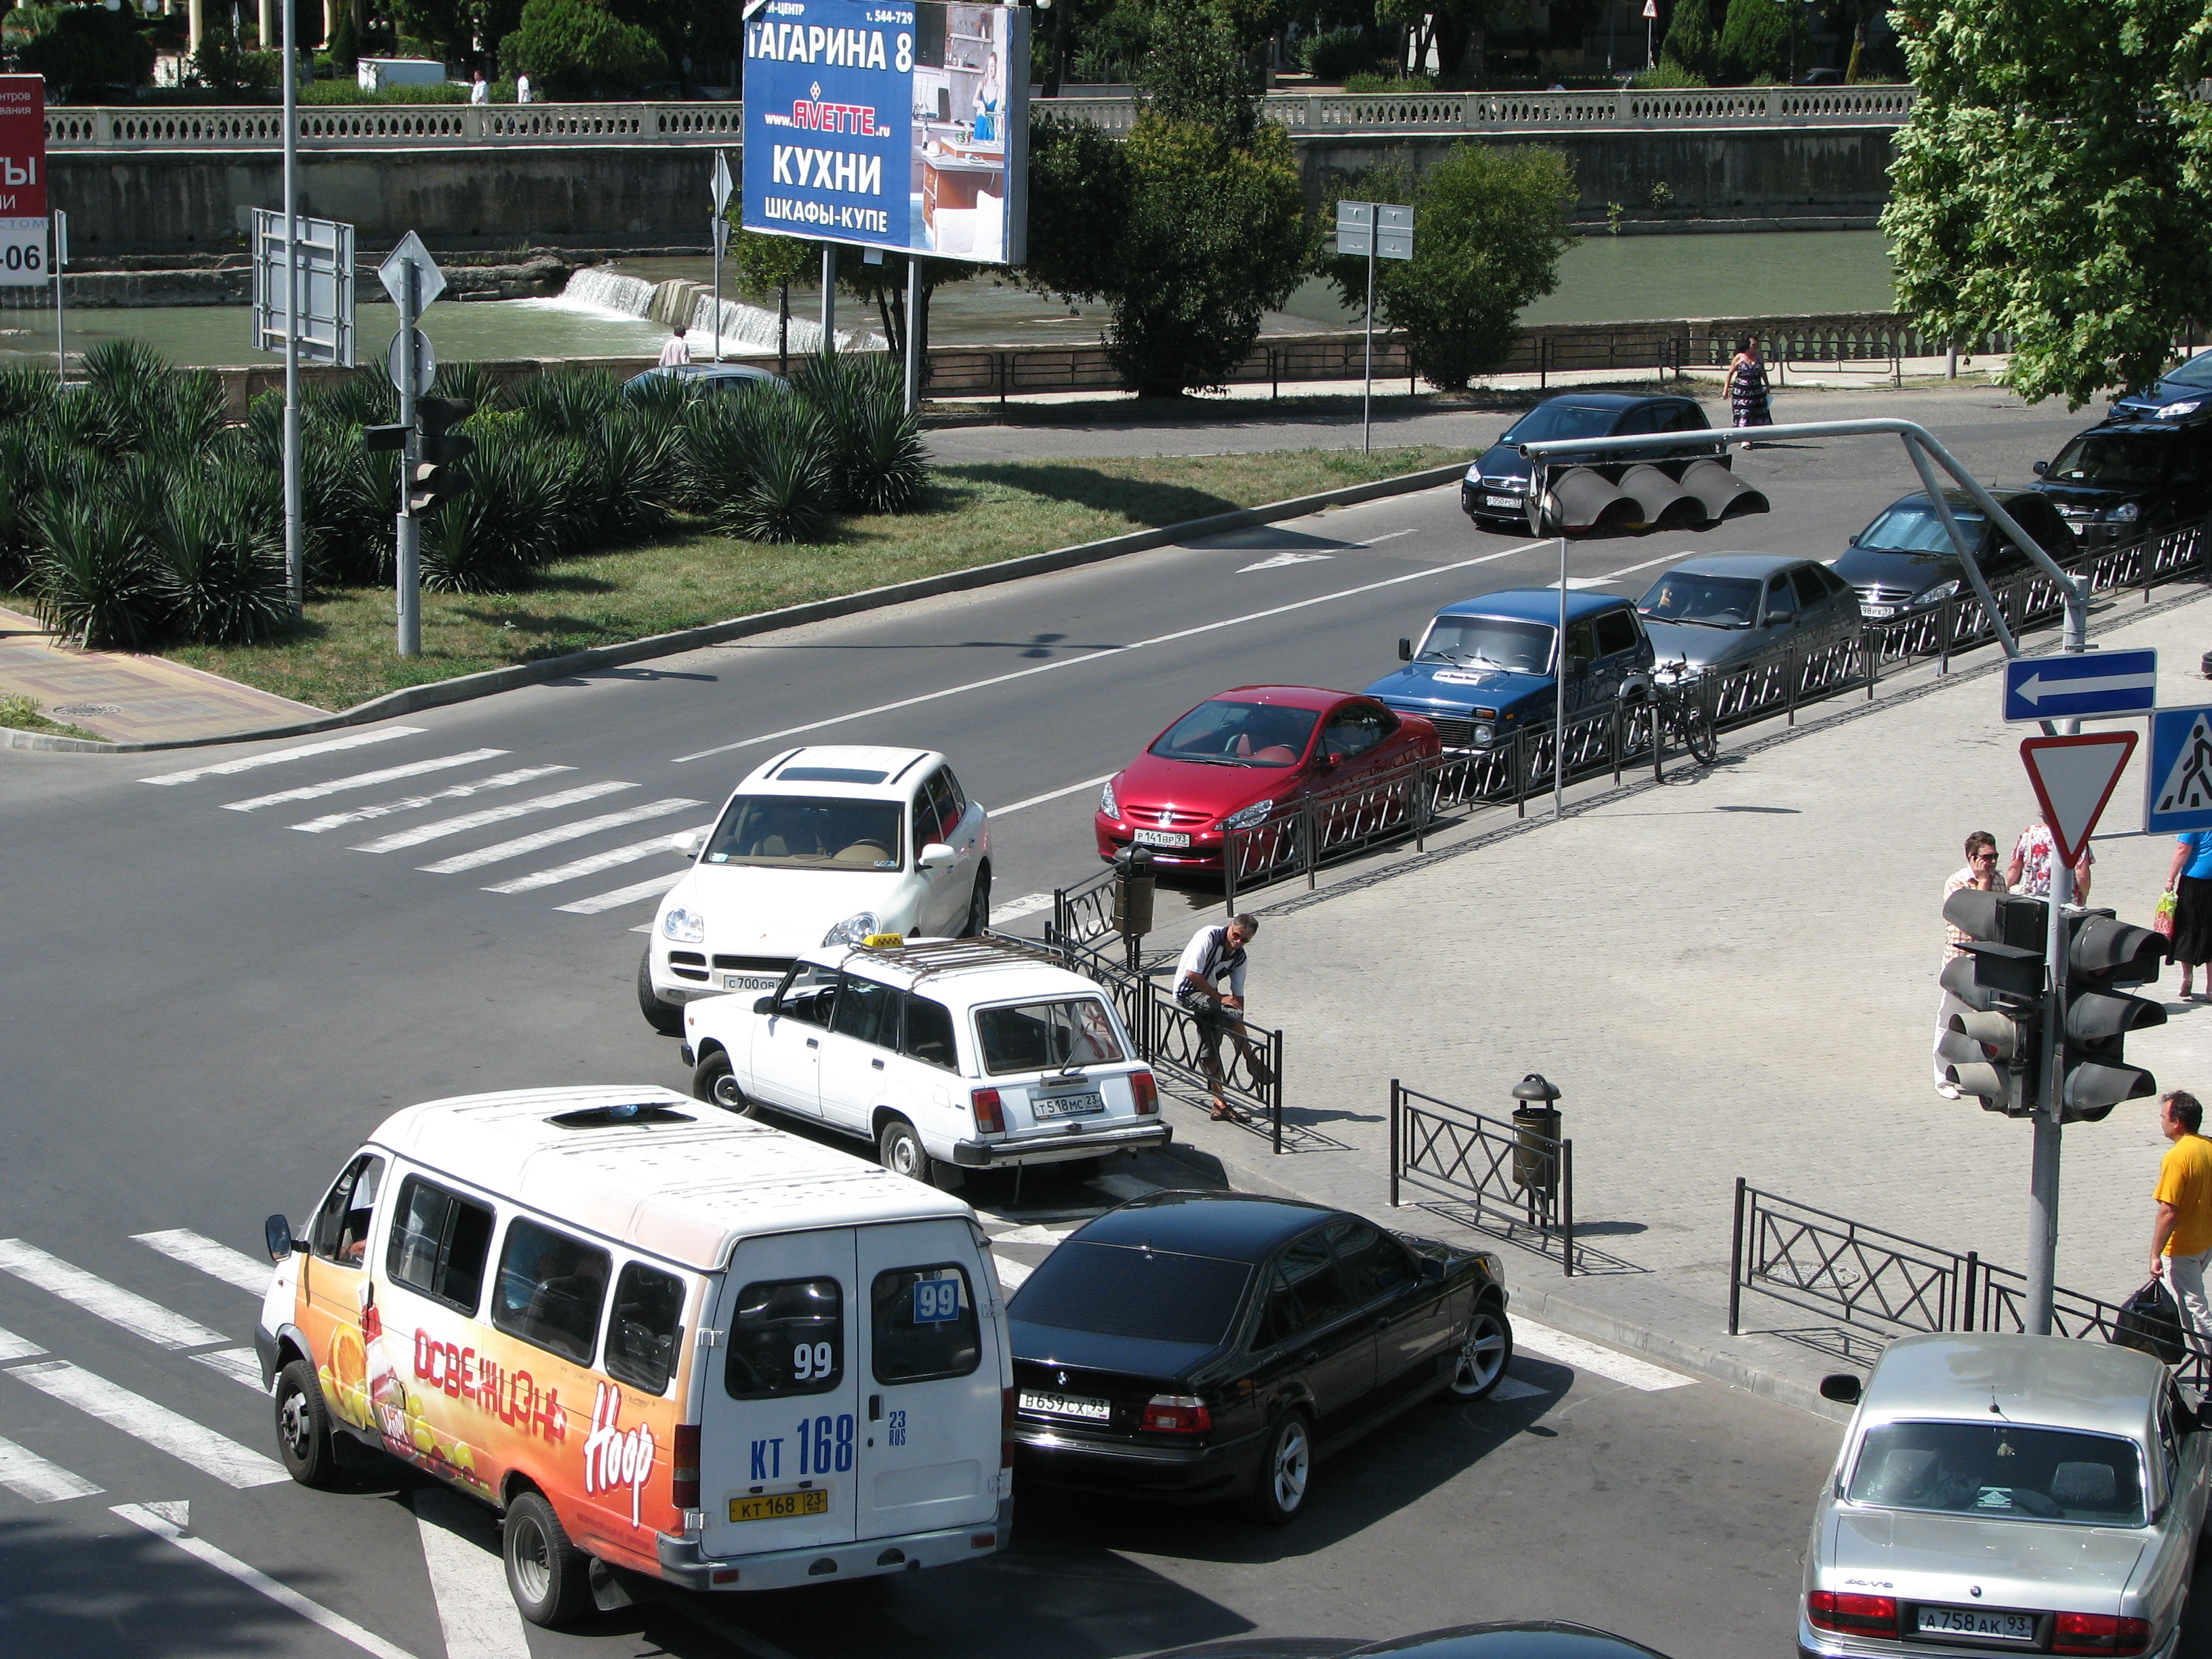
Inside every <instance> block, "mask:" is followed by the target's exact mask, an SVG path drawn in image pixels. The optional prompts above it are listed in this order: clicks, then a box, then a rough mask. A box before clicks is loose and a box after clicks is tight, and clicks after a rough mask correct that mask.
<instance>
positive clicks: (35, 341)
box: [0, 231, 1893, 364]
mask: <svg viewBox="0 0 2212 1659" xmlns="http://www.w3.org/2000/svg"><path fill="white" fill-rule="evenodd" d="M711 271H712V266H711V263H710V262H709V261H708V260H707V259H705V258H671V259H635V260H624V261H619V262H617V264H614V265H612V266H611V267H605V268H603V269H601V270H591V271H580V272H578V273H577V274H576V276H574V277H573V278H572V279H571V280H570V283H569V288H568V293H566V294H564V295H562V296H561V297H559V298H557V299H545V300H507V301H495V302H483V301H472V302H469V303H465V304H462V303H453V304H444V305H435V306H433V307H430V309H429V311H428V313H426V315H425V317H424V319H423V323H422V327H423V331H424V332H425V333H427V334H428V335H429V337H430V340H431V343H432V344H433V346H434V347H435V349H436V350H437V353H438V356H439V357H440V358H441V360H443V361H448V362H452V361H459V360H462V359H467V358H500V357H602V356H606V357H611V356H653V355H655V354H657V353H658V352H659V349H660V347H661V343H662V342H664V341H665V340H666V339H667V337H668V335H669V329H670V325H671V322H672V321H674V320H675V319H676V313H682V315H683V316H684V318H685V319H687V320H689V321H690V323H691V324H692V325H693V332H692V335H691V346H692V355H693V356H695V357H705V356H709V355H711V351H712V345H711V339H710V334H711V325H712V317H713V312H712V305H711V301H709V300H707V299H704V298H702V297H701V296H699V295H696V294H695V293H693V292H691V291H690V290H689V289H682V288H678V287H675V286H673V284H677V283H696V284H700V285H702V286H703V285H705V284H707V283H709V282H710V281H711ZM363 297H364V300H365V299H366V296H363ZM378 297H379V298H381V297H382V296H381V295H379V296H378ZM725 299H726V304H725V307H724V310H723V323H724V348H725V349H726V351H729V352H732V353H735V352H737V351H740V350H745V351H758V350H762V349H774V347H775V336H776V317H775V312H774V310H773V309H772V308H769V309H763V308H761V307H757V306H750V307H748V306H745V305H744V304H743V303H742V302H740V301H738V298H737V296H736V294H735V291H734V289H729V290H726V295H725ZM656 304H657V305H658V307H659V315H656V314H655V307H656ZM1892 304H1893V301H1892V297H1891V277H1890V264H1889V257H1888V253H1887V249H1886V248H1885V246H1884V245H1883V242H1882V239H1881V233H1880V232H1878V231H1768V232H1760V233H1746V234H1727V235H1710V236H1620V237H1613V236H1607V235H1605V234H1603V233H1600V234H1597V235H1595V236H1590V237H1588V238H1585V239H1584V240H1583V241H1581V242H1579V243H1577V245H1576V246H1573V247H1571V248H1570V249H1569V250H1568V251H1567V252H1566V253H1565V255H1564V256H1563V257H1562V258H1561V259H1560V262H1559V286H1558V287H1557V288H1556V289H1554V290H1553V292H1552V293H1551V294H1550V295H1547V296H1546V297H1545V298H1543V299H1541V300H1539V301H1536V303H1535V304H1534V305H1532V306H1530V307H1528V308H1527V309H1526V310H1525V311H1523V312H1522V322H1524V323H1529V324H1538V323H1584V322H1608V321H1620V322H1627V321H1634V320H1638V319H1654V318H1674V317H1745V316H1753V317H1755V316H1779V315H1804V314H1808V313H1832V312H1857V311H1887V310H1888V309H1890V308H1891V306H1892ZM769 305H770V307H773V305H774V301H773V299H771V300H770V301H769ZM791 308H792V313H793V323H792V331H791V340H790V343H791V348H792V349H793V350H794V351H805V350H811V349H813V348H814V346H815V343H816V342H817V340H818V339H819V337H820V335H819V329H818V325H817V321H816V320H815V319H817V317H818V314H819V301H818V298H817V295H816V293H815V292H814V291H813V290H812V289H796V288H794V289H793V291H792V295H791ZM1357 320H1358V313H1356V312H1355V311H1352V310H1349V309H1347V308H1346V307H1344V306H1342V305H1341V304H1340V303H1339V301H1338V300H1337V297H1336V295H1335V294H1334V290H1333V289H1330V288H1329V287H1328V285H1327V284H1325V283H1322V282H1320V281H1318V280H1315V281H1310V282H1308V283H1305V284H1304V286H1303V287H1302V288H1301V289H1299V290H1298V291H1297V293H1296V294H1295V295H1292V296H1291V300H1290V301H1289V302H1288V304H1287V305H1286V306H1285V308H1284V309H1283V310H1282V311H1280V312H1273V313H1269V314H1268V317H1267V329H1268V331H1269V332H1271V333H1303V332H1307V331H1314V330H1317V329H1327V328H1340V327H1343V326H1345V325H1346V324H1347V323H1356V322H1357ZM53 321H54V319H53V313H52V309H51V308H49V309H46V310H45V311H14V310H10V311H7V312H0V362H10V361H13V362H37V361H39V360H40V359H41V358H43V359H44V361H45V362H47V363H49V364H51V363H52V362H53V349H54V337H53ZM1105 321H1106V317H1105V308H1104V307H1098V306H1089V305H1084V304H1081V303H1076V304H1073V305H1067V304H1062V303H1060V301H1056V300H1054V299H1051V298H1049V297H1047V296H1042V295H1035V294H1031V293H1029V292H1028V291H1027V290H1025V289H1020V288H1017V287H1012V286H1010V285H1008V284H1006V283H1002V282H999V281H994V279H992V278H990V277H987V276H981V277H975V278H971V279H970V280H969V281H967V282H964V283H953V284H948V285H947V286H945V287H944V288H940V289H938V290H937V292H936V293H935V295H933V296H932V299H931V302H930V339H931V341H932V343H934V344H939V345H951V344H969V343H972V344H986V343H988V344H1009V343H1039V342H1060V343H1068V344H1085V343H1091V342H1093V341H1096V340H1097V338H1098V337H1099V334H1100V332H1101V331H1102V330H1103V327H1104V325H1105ZM67 324H68V330H69V349H70V356H72V357H74V356H76V355H77V354H78V353H80V352H82V351H84V350H87V349H89V348H91V347H93V346H94V345H97V344H99V343H100V342H101V341H103V340H108V339H115V338H118V337H136V338H139V339H144V340H148V341H150V342H152V343H154V344H155V345H156V346H158V347H159V348H160V349H161V350H162V351H163V352H165V353H166V354H167V356H169V358H170V359H171V360H172V361H173V362H179V363H188V364H237V363H253V362H263V363H266V362H271V361H273V359H272V358H271V357H269V356H263V355H261V354H258V353H257V352H255V351H254V350H253V349H252V345H251V343H250V341H251V328H250V321H249V313H248V312H247V311H246V309H245V308H244V307H228V306H201V307H192V306H176V307H159V308H148V309H137V310H133V309H118V310H93V309H88V308H84V307H79V308H78V309H76V310H74V311H72V312H70V313H69V316H68V319H67ZM397 326H398V316H397V314H396V313H394V312H393V311H392V308H391V307H389V306H386V305H381V304H378V305H370V304H367V303H363V304H362V307H361V310H360V316H359V330H360V340H359V343H358V346H357V348H356V356H357V358H358V359H359V360H360V361H362V362H375V361H379V360H380V359H381V357H382V355H383V352H384V348H385V344H386V341H387V340H388V339H389V338H390V337H391V335H392V331H393V330H394V329H395V328H396V327H397ZM836 326H837V331H838V333H839V335H840V336H841V337H842V340H843V343H847V344H853V343H859V344H860V345H863V346H866V345H871V344H874V343H879V339H880V334H881V331H882V327H883V325H882V322H881V320H880V319H879V318H878V315H877V313H876V310H875V307H873V306H872V305H864V304H862V303H861V302H860V301H856V300H854V299H853V298H852V297H851V296H849V295H839V296H838V308H837V317H836Z"/></svg>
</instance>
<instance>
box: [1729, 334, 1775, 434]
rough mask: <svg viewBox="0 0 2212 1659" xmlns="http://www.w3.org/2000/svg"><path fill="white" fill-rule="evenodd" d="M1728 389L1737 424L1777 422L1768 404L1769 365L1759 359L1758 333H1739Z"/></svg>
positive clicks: (1730, 413)
mask: <svg viewBox="0 0 2212 1659" xmlns="http://www.w3.org/2000/svg"><path fill="white" fill-rule="evenodd" d="M1728 392H1729V416H1730V417H1731V419H1732V421H1733V422H1734V424H1735V425H1737V426H1740V427H1745V426H1772V425H1773V424H1774V416H1773V414H1772V412H1771V410H1769V409H1768V408H1767V403H1766V365H1765V363H1763V362H1760V361H1759V337H1758V336H1756V335H1753V334H1743V335H1739V336H1738V337H1736V343H1735V358H1734V359H1733V360H1732V361H1731V362H1729V377H1728Z"/></svg>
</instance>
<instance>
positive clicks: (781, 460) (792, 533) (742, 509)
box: [684, 386, 836, 542]
mask: <svg viewBox="0 0 2212 1659" xmlns="http://www.w3.org/2000/svg"><path fill="white" fill-rule="evenodd" d="M684 455H685V460H686V464H687V465H688V466H689V467H690V471H691V475H692V476H691V479H690V496H691V499H692V500H693V501H695V502H696V503H697V504H698V506H699V507H702V509H703V510H705V511H706V512H707V513H708V515H709V516H710V517H711V518H712V519H713V520H714V523H715V525H716V526H718V527H719V528H720V529H722V530H724V531H726V532H728V533H729V534H731V535H732V536H736V537H738V538H741V539H743V540H745V541H750V542H801V541H813V540H816V539H817V538H819V537H820V536H821V535H822V534H823V532H825V531H826V530H827V529H828V528H829V514H830V508H831V507H832V506H833V504H834V501H835V491H836V480H835V476H834V472H833V469H832V465H831V459H830V446H829V441H828V440H827V438H826V437H825V435H824V434H823V423H822V417H821V416H820V414H819V413H818V412H817V410H816V409H815V407H814V405H813V404H811V403H810V402H808V401H807V399H805V398H795V397H792V396H790V395H788V394H787V393H786V392H783V391H782V390H781V389H780V388H778V387H775V386H749V387H747V388H746V389H745V390H744V391H742V392H738V393H737V394H735V395H734V396H730V395H724V396H721V397H718V398H711V399H702V401H701V402H699V403H698V404H695V405H694V406H693V407H692V409H691V410H690V411H689V413H688V414H687V415H686V416H685V418H684Z"/></svg>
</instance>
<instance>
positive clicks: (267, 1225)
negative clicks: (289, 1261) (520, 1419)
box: [261, 1215, 300, 1261]
mask: <svg viewBox="0 0 2212 1659" xmlns="http://www.w3.org/2000/svg"><path fill="white" fill-rule="evenodd" d="M261 1237H263V1238H264V1240H266V1241H267V1243H268V1245H269V1259H270V1261H283V1260H284V1259H285V1258H286V1257H288V1256H289V1255H292V1254H293V1253H294V1252H295V1251H296V1250H298V1249H299V1248H300V1247H299V1245H298V1244H297V1243H295V1242H294V1241H293V1238H292V1224H291V1223H290V1222H289V1221H287V1220H286V1219H285V1218H283V1216H281V1215H272V1216H270V1218H269V1219H268V1220H266V1221H264V1222H263V1223H262V1224H261Z"/></svg>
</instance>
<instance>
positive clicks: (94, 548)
mask: <svg viewBox="0 0 2212 1659" xmlns="http://www.w3.org/2000/svg"><path fill="white" fill-rule="evenodd" d="M34 523H35V526H36V531H37V535H38V539H39V546H38V550H37V551H36V552H35V553H33V555H32V560H31V580H32V583H33V588H32V603H33V609H34V610H35V611H37V612H38V615H39V619H40V621H41V622H43V623H46V626H47V627H49V628H51V629H53V630H54V632H55V633H57V634H58V635H61V636H62V638H64V640H66V641H69V642H70V643H71V644H73V645H78V646H82V647H85V648H87V649H88V650H106V649H115V650H124V651H133V650H137V648H138V647H141V646H143V645H147V644H149V643H151V642H152V641H154V639H155V637H156V636H157V635H159V634H160V632H161V623H162V620H163V618H162V615H161V611H162V606H161V591H160V588H159V586H157V584H156V582H155V577H154V572H153V569H152V568H151V564H150V562H149V560H148V558H147V556H146V548H145V544H144V542H143V539H142V538H141V537H140V535H139V533H138V526H137V525H136V524H134V523H132V522H131V520H130V518H129V516H128V515H127V514H126V513H124V512H123V511H121V510H119V509H118V507H116V505H115V504H114V503H113V502H112V501H109V500H107V499H106V497H105V496H104V495H101V494H100V493H97V492H85V493H77V492H70V493H66V494H64V493H62V492H60V491H58V490H52V489H50V490H49V491H48V493H47V494H46V496H45V497H44V498H43V499H42V500H41V501H40V503H39V505H38V507H36V508H35V509H34Z"/></svg>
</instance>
